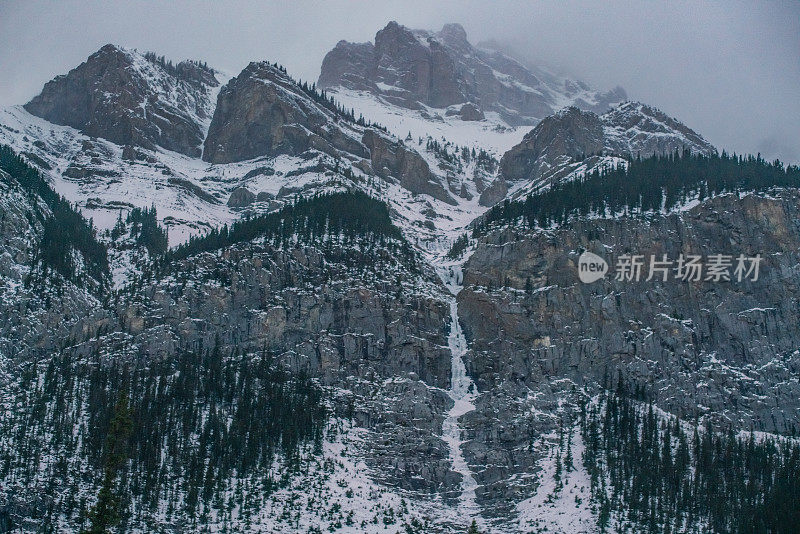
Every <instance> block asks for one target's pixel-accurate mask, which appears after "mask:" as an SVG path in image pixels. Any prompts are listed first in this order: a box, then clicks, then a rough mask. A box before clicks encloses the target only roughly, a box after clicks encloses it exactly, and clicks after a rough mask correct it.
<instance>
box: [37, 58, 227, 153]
mask: <svg viewBox="0 0 800 534" xmlns="http://www.w3.org/2000/svg"><path fill="white" fill-rule="evenodd" d="M218 78H219V74H218V73H217V72H216V71H214V70H213V69H210V68H208V67H207V66H206V65H205V64H204V63H200V62H196V61H182V62H180V63H177V64H173V63H172V62H170V61H167V60H166V59H164V58H163V56H162V57H158V56H156V55H155V54H154V53H152V52H148V53H144V54H143V53H140V52H138V51H136V50H133V49H128V48H124V47H121V46H118V45H114V44H107V45H104V46H103V47H101V48H100V49H99V50H98V51H97V52H95V53H93V54H92V55H90V56H89V57H88V59H87V60H86V61H85V62H83V63H81V64H80V65H78V66H77V67H75V68H74V69H72V70H71V71H69V72H68V73H67V74H64V75H60V76H57V77H55V78H54V79H53V80H51V81H49V82H47V84H45V86H44V88H43V89H42V92H41V93H40V94H39V95H37V96H35V97H34V98H33V99H31V101H30V102H28V103H27V104H25V109H26V110H27V111H28V112H30V113H32V114H33V115H36V116H38V117H41V118H43V119H45V120H48V121H49V122H52V123H55V124H60V125H64V126H71V127H73V128H77V129H79V130H81V131H82V132H84V133H85V134H87V135H90V136H93V137H101V138H104V139H108V140H109V141H112V142H114V143H116V144H119V145H135V146H141V147H144V148H150V149H152V148H155V147H156V146H159V147H162V148H165V149H167V150H172V151H175V152H179V153H181V154H186V155H189V156H199V155H200V145H201V143H202V141H203V137H204V135H205V129H206V128H207V126H208V122H209V121H210V119H211V114H212V112H213V98H212V92H213V90H214V88H215V87H217V86H218V85H219V83H220V81H219V79H218Z"/></svg>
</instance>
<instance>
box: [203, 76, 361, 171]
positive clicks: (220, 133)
mask: <svg viewBox="0 0 800 534" xmlns="http://www.w3.org/2000/svg"><path fill="white" fill-rule="evenodd" d="M338 122H339V118H337V116H336V113H335V112H332V111H331V110H328V109H326V108H324V107H323V106H321V105H318V104H317V103H315V102H314V101H313V100H312V99H311V98H309V95H308V94H306V93H304V92H303V91H302V90H301V89H300V87H298V86H297V84H296V83H295V82H294V81H293V80H292V79H291V78H289V77H288V76H287V75H286V74H285V73H284V72H282V71H281V70H279V69H278V68H277V67H276V66H273V65H270V64H269V63H266V62H260V63H251V64H250V65H248V66H247V68H245V69H244V70H243V71H242V72H241V74H239V75H238V76H237V77H235V78H233V79H232V80H231V81H230V82H228V84H226V85H225V87H223V88H222V90H221V91H220V94H219V98H218V103H217V107H216V111H215V113H214V118H213V120H212V121H211V126H210V127H209V130H208V137H207V138H206V140H205V150H204V152H203V160H205V161H208V162H211V163H231V162H236V161H243V160H248V159H252V158H255V157H259V156H276V155H279V154H290V155H297V154H300V153H302V152H305V151H306V150H309V149H316V150H320V151H322V152H325V153H328V154H336V153H337V152H338V151H344V152H347V153H349V154H355V155H358V156H361V157H366V156H367V152H366V150H365V148H364V146H363V145H361V144H360V143H359V142H358V140H357V139H356V138H354V137H353V135H354V134H353V133H351V132H349V131H347V130H345V129H343V128H342V127H341V126H340V125H338V124H337V123H338Z"/></svg>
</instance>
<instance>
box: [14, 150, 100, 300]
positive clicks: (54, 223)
mask: <svg viewBox="0 0 800 534" xmlns="http://www.w3.org/2000/svg"><path fill="white" fill-rule="evenodd" d="M0 169H2V170H4V171H5V172H7V173H8V174H9V175H11V176H12V177H13V178H14V179H15V180H16V181H17V182H18V183H19V184H20V185H21V186H22V188H23V189H24V190H25V191H26V192H27V193H28V194H29V195H30V198H31V199H32V201H33V202H34V203H35V198H36V197H39V198H41V199H42V201H44V203H45V204H46V205H47V207H48V209H49V210H50V215H49V216H46V217H45V216H44V215H43V214H38V215H39V216H40V217H41V219H42V225H43V227H44V232H43V234H42V240H41V242H40V244H39V251H38V254H37V258H36V264H37V265H41V267H42V272H43V275H45V276H46V274H47V272H48V270H50V269H52V270H53V271H55V272H57V273H59V274H60V275H61V276H63V277H64V278H66V279H67V280H70V281H72V282H74V283H75V284H76V285H79V286H82V285H84V283H85V282H86V281H87V280H86V277H87V276H88V277H89V278H91V279H92V280H94V281H95V285H99V286H100V287H105V285H106V280H107V277H108V276H109V267H108V252H107V250H106V247H105V245H103V244H102V243H100V242H99V241H98V240H97V230H96V229H95V228H94V225H93V224H92V222H91V221H87V220H86V219H85V218H84V217H83V215H81V214H80V212H78V211H77V210H76V209H74V208H73V207H72V206H71V205H70V203H69V202H68V201H67V200H66V199H65V198H63V197H62V196H60V195H59V194H58V193H56V192H55V191H54V190H53V188H52V187H50V184H49V183H48V182H47V180H45V178H44V177H43V176H42V175H41V173H40V172H39V171H38V170H36V169H35V168H33V167H32V166H30V165H29V164H28V163H27V162H26V161H25V160H24V159H22V158H21V157H19V156H17V155H16V154H15V153H14V151H13V150H12V149H11V147H9V146H7V145H0ZM73 251H77V252H79V253H80V255H81V256H82V258H83V268H84V269H85V272H84V271H83V269H81V268H80V267H81V266H80V264H79V262H77V261H76V257H75V255H74V254H73Z"/></svg>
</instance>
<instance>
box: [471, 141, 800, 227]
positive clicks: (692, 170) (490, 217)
mask: <svg viewBox="0 0 800 534" xmlns="http://www.w3.org/2000/svg"><path fill="white" fill-rule="evenodd" d="M771 187H793V188H796V187H800V168H798V167H797V166H788V167H784V166H783V164H782V163H781V162H780V161H774V162H772V163H770V162H767V161H765V160H764V159H763V158H761V157H760V155H759V156H747V157H743V156H736V155H732V156H731V155H728V154H727V153H725V152H723V153H722V154H721V155H713V156H704V155H701V154H692V153H691V152H689V151H688V150H685V151H684V152H683V153H679V152H677V151H676V152H674V153H672V154H668V155H663V156H652V157H648V158H645V159H641V158H638V157H637V158H636V159H634V160H631V161H629V162H628V164H627V165H619V166H617V167H614V168H609V169H603V170H599V169H595V170H594V171H593V172H592V173H589V174H587V175H586V176H584V177H582V178H580V179H577V180H574V181H569V182H561V183H557V184H554V185H553V186H552V187H551V188H550V189H548V190H547V191H544V192H542V193H537V194H533V195H531V196H529V197H528V198H526V199H525V200H522V201H513V202H511V201H506V202H505V203H503V204H502V205H500V206H496V207H494V208H492V209H491V210H489V212H488V213H487V214H486V215H485V217H484V219H483V221H482V222H481V224H480V225H478V226H476V227H475V231H476V233H477V234H480V233H482V231H484V230H485V229H486V227H487V226H489V225H492V224H496V223H500V224H508V223H512V222H519V221H521V222H523V223H524V224H526V225H527V226H529V227H531V228H533V227H536V226H539V227H542V228H544V227H548V226H550V225H553V224H556V225H557V224H564V223H566V222H567V221H569V220H570V219H571V218H574V217H580V216H587V215H590V214H595V215H599V216H613V215H615V214H619V213H647V212H659V211H661V210H662V209H665V210H670V209H672V208H675V207H676V206H678V205H680V204H682V203H684V202H687V201H689V200H693V199H699V200H703V199H705V198H708V197H710V196H714V195H718V194H721V193H733V192H745V191H764V190H767V189H769V188H771Z"/></svg>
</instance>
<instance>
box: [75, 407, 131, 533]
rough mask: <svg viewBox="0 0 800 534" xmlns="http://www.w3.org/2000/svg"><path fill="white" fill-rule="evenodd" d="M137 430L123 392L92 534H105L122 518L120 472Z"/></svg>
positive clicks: (92, 517) (116, 410)
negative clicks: (118, 478)
mask: <svg viewBox="0 0 800 534" xmlns="http://www.w3.org/2000/svg"><path fill="white" fill-rule="evenodd" d="M132 430H133V420H132V418H131V411H130V407H129V406H128V395H127V393H126V392H124V391H123V392H121V393H120V395H119V399H118V400H117V403H116V405H115V406H114V414H113V417H112V418H111V422H110V423H109V427H108V434H107V435H106V443H105V466H104V473H103V485H102V487H101V488H100V491H99V493H98V495H97V502H96V503H95V505H94V507H93V508H92V510H91V511H90V513H89V529H88V530H87V531H86V532H87V533H88V534H104V533H106V532H109V531H110V529H111V528H112V527H114V526H115V525H117V524H118V523H119V521H120V519H121V512H122V511H121V500H122V498H121V495H120V493H119V490H118V489H117V488H116V479H117V475H118V473H119V470H120V469H121V468H122V467H123V466H124V464H125V462H126V460H127V458H128V441H129V440H130V436H131V432H132Z"/></svg>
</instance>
